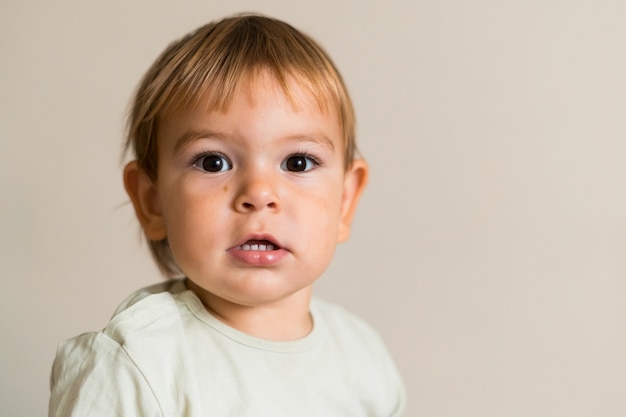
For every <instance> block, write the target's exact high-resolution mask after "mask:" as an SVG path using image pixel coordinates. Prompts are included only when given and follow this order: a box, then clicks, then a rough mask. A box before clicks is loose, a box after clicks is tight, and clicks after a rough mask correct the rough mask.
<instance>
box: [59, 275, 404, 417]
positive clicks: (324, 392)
mask: <svg viewBox="0 0 626 417" xmlns="http://www.w3.org/2000/svg"><path fill="white" fill-rule="evenodd" d="M311 314H312V317H313V320H314V328H313V331H312V332H311V333H310V334H309V335H308V336H306V337H305V338H303V339H299V340H296V341H289V342H273V341H268V340H263V339H258V338H254V337H251V336H249V335H247V334H245V333H242V332H239V331H237V330H235V329H233V328H231V327H229V326H227V325H225V324H224V323H222V322H221V321H219V320H217V319H216V318H215V317H213V316H212V315H211V314H209V313H208V312H207V310H206V309H205V308H204V306H203V305H202V303H201V302H200V300H199V299H198V298H197V297H196V296H195V294H194V293H192V292H191V291H189V290H187V289H186V286H185V284H184V282H183V281H170V282H168V283H165V284H160V285H158V286H153V287H148V288H146V289H144V290H141V291H139V292H137V293H135V294H134V295H133V296H131V297H130V298H129V299H128V300H127V301H126V302H124V303H123V304H122V305H121V306H120V307H119V308H118V310H117V311H116V313H115V315H114V316H113V318H112V319H111V322H110V323H109V324H108V326H107V327H106V328H105V329H104V330H103V331H101V332H98V333H87V334H83V335H81V336H78V337H76V338H73V339H70V340H68V341H66V342H65V343H63V344H61V345H60V346H59V349H58V351H57V356H56V359H55V363H54V366H53V370H52V376H51V387H52V393H51V398H50V408H49V416H50V417H61V416H63V417H68V416H81V417H92V416H107V417H111V416H142V417H153V416H155V417H156V416H159V417H175V416H180V417H182V416H184V417H212V416H217V417H221V416H255V417H258V416H272V417H280V416H289V417H298V416H303V417H304V416H316V417H321V416H323V417H332V416H341V417H351V416H355V417H356V416H359V417H364V416H385V417H387V416H399V415H401V414H402V411H403V409H404V407H405V394H404V388H403V385H402V381H401V379H400V377H399V374H398V372H397V370H396V368H395V366H394V363H393V361H392V359H391V358H390V356H389V354H388V352H387V349H386V348H385V346H384V344H383V343H382V341H381V339H380V337H379V336H378V335H377V334H376V333H375V332H374V331H373V330H372V329H371V328H370V327H369V326H368V325H367V324H365V323H364V322H363V321H361V320H360V319H358V318H357V317H355V316H353V315H352V314H350V313H348V312H346V311H345V310H343V309H341V308H340V307H337V306H334V305H332V304H329V303H326V302H323V301H321V300H318V299H314V300H313V301H312V303H311Z"/></svg>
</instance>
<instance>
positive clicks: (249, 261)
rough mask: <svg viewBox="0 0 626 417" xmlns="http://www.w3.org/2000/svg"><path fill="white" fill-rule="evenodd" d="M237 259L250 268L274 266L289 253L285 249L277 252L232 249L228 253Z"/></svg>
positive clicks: (276, 250)
mask: <svg viewBox="0 0 626 417" xmlns="http://www.w3.org/2000/svg"><path fill="white" fill-rule="evenodd" d="M228 252H229V253H230V254H231V255H232V256H233V257H234V258H235V259H237V260H239V261H241V262H243V263H244V264H246V265H250V266H274V265H277V264H278V263H279V262H280V261H282V260H283V258H284V257H285V256H287V254H288V253H289V252H287V251H286V250H284V249H275V250H263V251H262V250H242V249H235V248H233V249H231V250H229V251H228Z"/></svg>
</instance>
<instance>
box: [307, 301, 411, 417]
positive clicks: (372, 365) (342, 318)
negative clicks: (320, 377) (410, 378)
mask: <svg viewBox="0 0 626 417" xmlns="http://www.w3.org/2000/svg"><path fill="white" fill-rule="evenodd" d="M311 311H312V313H313V316H314V317H316V319H317V320H318V321H319V322H320V325H321V326H322V327H324V330H325V332H326V333H327V335H328V337H327V343H328V346H329V347H330V349H331V350H332V351H333V352H335V353H336V354H337V355H338V362H337V363H338V366H344V367H347V368H349V369H352V370H353V371H352V372H354V375H355V378H354V380H353V383H352V386H353V388H354V389H355V390H359V389H360V390H361V391H362V392H366V393H368V398H369V399H370V401H379V402H380V403H379V405H380V404H382V405H381V409H384V410H386V412H385V413H386V414H385V415H390V416H399V415H401V414H402V412H403V410H404V408H405V405H406V392H405V388H404V383H403V381H402V378H401V376H400V373H399V372H398V369H397V367H396V364H395V362H394V360H393V358H392V357H391V354H390V352H389V350H388V349H387V346H386V345H385V342H384V341H383V339H382V337H381V336H380V334H379V333H378V332H377V331H376V330H375V329H374V328H373V327H372V326H370V325H369V324H368V323H367V322H365V321H364V320H363V319H361V318H360V317H358V316H357V315H355V314H353V313H351V312H349V311H347V310H346V309H344V308H343V307H340V306H338V305H335V304H332V303H328V302H325V301H322V300H320V299H317V298H314V299H313V302H312V304H311ZM329 356H330V355H329Z"/></svg>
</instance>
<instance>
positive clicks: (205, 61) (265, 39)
mask: <svg viewBox="0 0 626 417" xmlns="http://www.w3.org/2000/svg"><path fill="white" fill-rule="evenodd" d="M272 23H273V24H271V25H268V22H267V19H259V18H257V17H255V16H250V17H248V18H245V19H240V18H231V19H226V20H225V21H222V22H220V24H219V27H218V26H215V25H207V26H204V27H202V28H200V29H199V30H197V31H196V32H193V33H191V34H190V35H188V36H187V37H186V38H184V39H182V40H181V41H179V42H177V43H176V44H174V45H172V46H170V48H168V50H167V51H166V52H165V53H164V55H163V56H162V58H161V64H160V65H157V66H158V67H161V68H162V70H161V72H160V73H159V74H158V75H157V77H156V79H155V80H154V81H155V84H156V85H160V86H162V88H161V91H154V93H156V97H154V99H155V100H154V106H153V108H152V112H151V113H150V114H147V115H146V116H147V118H148V119H155V118H157V117H169V116H176V115H179V114H181V113H184V112H186V111H188V110H190V109H193V108H198V107H205V108H206V109H207V110H209V111H213V110H217V111H225V110H226V109H227V107H228V105H229V103H230V101H231V100H232V98H233V97H234V95H235V94H236V93H237V90H238V89H239V88H240V87H241V86H242V85H243V84H244V83H245V82H246V81H247V80H249V79H251V78H254V77H255V76H256V75H258V73H259V72H263V71H267V72H268V73H269V74H271V75H272V76H273V77H274V78H275V79H276V81H277V82H278V83H279V85H280V86H281V87H282V89H283V91H284V93H285V94H286V96H287V97H288V98H289V99H290V101H292V103H293V94H292V93H291V88H290V83H291V82H292V81H295V83H296V84H297V85H298V86H300V87H302V88H303V89H304V90H305V91H307V92H309V93H310V94H311V96H312V97H313V98H314V99H315V100H316V102H317V104H318V105H319V107H320V109H321V110H323V111H327V110H328V108H329V105H333V106H335V107H336V108H339V107H340V103H341V101H342V100H341V93H340V90H342V86H341V85H337V83H333V82H332V81H333V80H338V77H339V74H338V72H337V71H336V70H335V68H334V67H333V65H332V63H331V62H330V61H329V60H328V59H327V58H326V56H325V53H324V52H323V51H322V50H321V49H320V48H319V47H317V45H315V43H314V42H313V40H312V39H310V38H308V37H307V36H306V35H303V34H302V33H300V32H298V31H296V30H295V29H294V28H293V27H291V26H290V25H288V24H286V23H284V22H280V21H272ZM165 80H173V81H172V82H169V83H167V82H164V81H165ZM294 104H295V103H294Z"/></svg>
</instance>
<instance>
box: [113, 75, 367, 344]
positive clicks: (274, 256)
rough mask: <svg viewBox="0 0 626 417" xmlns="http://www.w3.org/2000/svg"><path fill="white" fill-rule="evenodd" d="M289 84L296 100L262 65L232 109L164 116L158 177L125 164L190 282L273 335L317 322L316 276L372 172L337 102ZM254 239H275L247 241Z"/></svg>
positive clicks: (242, 324) (154, 229)
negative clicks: (355, 156)
mask: <svg viewBox="0 0 626 417" xmlns="http://www.w3.org/2000/svg"><path fill="white" fill-rule="evenodd" d="M291 88H292V90H293V100H291V101H290V100H289V99H288V98H287V97H286V95H285V94H284V92H283V90H282V88H281V87H280V86H279V85H278V83H277V82H276V81H275V80H274V79H273V77H272V76H271V75H269V74H267V73H263V72H261V73H259V74H258V75H256V76H254V77H252V78H251V79H249V80H248V81H247V82H246V83H244V84H242V86H241V87H240V88H239V90H238V92H237V93H236V94H235V96H234V97H233V100H232V102H231V103H230V104H229V106H228V108H227V109H226V110H225V111H224V112H219V111H206V110H205V109H202V108H197V109H195V110H192V111H189V112H187V113H185V114H183V115H182V116H179V117H176V118H171V119H166V120H164V121H162V123H160V125H159V135H158V147H159V160H158V173H157V180H156V181H155V182H152V181H151V180H150V179H149V178H148V176H147V175H146V174H145V173H144V172H143V171H142V170H141V169H140V168H139V167H138V165H137V163H136V162H135V161H133V162H130V163H129V164H128V165H127V166H126V168H125V171H124V183H125V186H126V190H127V192H128V194H129V196H130V198H131V200H132V202H133V205H134V207H135V211H136V213H137V217H138V218H139V220H140V223H141V225H142V227H143V230H144V233H145V235H146V236H147V238H148V239H152V240H161V239H163V238H165V237H167V238H168V240H169V243H170V246H171V248H172V252H173V254H174V257H175V259H176V261H177V263H178V265H179V266H180V268H181V270H182V271H183V272H184V273H185V274H186V276H187V277H188V284H187V285H188V288H189V289H191V290H192V291H194V292H195V293H196V294H197V295H198V297H199V298H200V299H201V300H202V302H203V303H204V305H205V306H206V308H207V309H208V310H209V311H210V312H211V313H212V314H213V315H215V316H216V317H218V318H219V319H220V320H222V321H224V322H225V323H227V324H229V325H230V326H232V327H234V328H236V329H238V330H241V331H244V332H246V333H248V334H251V335H253V336H256V337H261V338H264V339H270V340H293V339H298V338H301V337H304V336H305V335H306V334H308V333H309V332H310V331H311V328H312V322H311V318H310V315H309V302H310V298H311V291H312V285H313V283H314V282H315V281H316V280H317V279H318V278H319V277H320V276H321V275H322V273H323V271H324V270H325V269H326V268H327V267H328V265H329V263H330V261H331V259H332V256H333V254H334V251H335V247H336V245H337V243H338V242H342V241H345V240H346V239H347V238H348V236H349V232H350V224H351V222H352V218H353V215H354V211H355V209H356V206H357V202H358V200H359V197H360V195H361V192H362V191H363V189H364V187H365V184H366V182H367V174H368V168H367V165H366V163H365V162H364V161H362V160H355V161H354V163H353V164H352V165H351V166H350V167H347V168H346V167H345V166H344V163H343V150H344V144H343V139H342V138H343V135H342V131H341V127H340V123H339V120H338V119H337V116H336V113H337V112H336V111H335V109H334V108H332V106H329V107H330V108H329V109H328V111H322V110H321V109H320V107H319V106H318V104H317V102H316V101H315V100H314V99H313V98H312V97H311V96H310V95H309V94H308V93H307V92H306V90H303V89H302V88H300V87H299V86H298V85H297V84H295V83H293V84H292V85H291ZM207 168H208V169H207ZM251 239H252V240H251ZM255 243H261V244H270V243H271V244H272V245H273V250H270V251H268V250H266V251H261V250H257V251H244V250H243V248H242V245H244V244H255Z"/></svg>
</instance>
